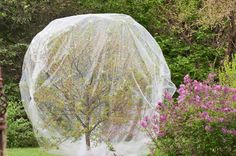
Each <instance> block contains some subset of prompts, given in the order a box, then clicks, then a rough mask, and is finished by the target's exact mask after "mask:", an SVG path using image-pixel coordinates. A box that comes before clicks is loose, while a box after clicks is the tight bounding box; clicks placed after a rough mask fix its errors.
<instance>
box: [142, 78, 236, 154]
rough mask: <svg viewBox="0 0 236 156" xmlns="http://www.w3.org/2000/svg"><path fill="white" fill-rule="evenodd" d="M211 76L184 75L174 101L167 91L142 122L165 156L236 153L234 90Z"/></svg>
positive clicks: (235, 94) (235, 93)
mask: <svg viewBox="0 0 236 156" xmlns="http://www.w3.org/2000/svg"><path fill="white" fill-rule="evenodd" d="M213 79H214V75H213V74H210V75H209V76H208V80H206V81H204V82H199V81H196V80H194V81H193V80H191V79H190V77H189V76H188V75H187V76H185V78H184V84H182V85H180V87H179V89H178V93H179V97H178V98H177V100H173V99H172V98H171V96H169V95H168V94H166V96H165V100H164V103H162V102H159V103H158V104H157V109H156V112H157V113H156V114H154V115H152V116H149V117H145V118H144V119H143V120H142V121H141V125H142V127H144V128H145V130H146V131H147V132H148V133H147V134H148V135H149V136H150V137H151V138H152V139H153V142H154V144H155V147H156V148H157V149H159V150H160V151H162V152H164V153H166V154H168V155H236V103H235V101H236V89H233V88H229V87H223V86H221V85H214V84H213ZM158 112H160V114H159V113H158Z"/></svg>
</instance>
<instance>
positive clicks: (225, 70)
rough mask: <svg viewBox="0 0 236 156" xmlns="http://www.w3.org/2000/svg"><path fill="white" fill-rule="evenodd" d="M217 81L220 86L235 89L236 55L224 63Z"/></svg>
mask: <svg viewBox="0 0 236 156" xmlns="http://www.w3.org/2000/svg"><path fill="white" fill-rule="evenodd" d="M219 79H220V83H221V84H222V85H225V86H230V87H233V88H236V55H234V57H233V58H232V60H231V61H229V60H225V61H224V65H223V66H222V68H221V69H220V71H219Z"/></svg>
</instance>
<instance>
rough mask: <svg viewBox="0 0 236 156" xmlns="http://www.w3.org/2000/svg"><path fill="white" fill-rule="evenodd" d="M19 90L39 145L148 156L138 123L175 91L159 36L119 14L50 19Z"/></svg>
mask: <svg viewBox="0 0 236 156" xmlns="http://www.w3.org/2000/svg"><path fill="white" fill-rule="evenodd" d="M20 87H21V94H22V100H23V101H24V104H25V109H26V112H27V114H28V116H29V118H30V119H31V121H32V123H33V127H34V130H35V134H36V136H37V138H38V141H39V143H40V145H41V146H43V147H45V148H47V149H49V150H51V151H54V152H57V153H59V154H62V155H63V154H64V155H71V156H72V155H73V156H75V155H80V154H81V155H86V154H88V153H90V154H94V155H96V154H98V152H100V155H109V153H110V154H111V151H112V152H115V153H117V154H122V155H132V154H134V155H144V153H145V151H146V150H145V149H147V148H146V146H145V144H146V143H147V142H148V139H147V137H145V134H144V133H143V131H142V130H141V129H140V128H139V124H138V123H139V121H140V119H142V118H143V117H144V116H145V114H147V113H150V109H151V108H153V107H154V106H155V103H156V102H157V101H160V100H162V96H163V93H164V92H165V91H168V92H170V93H171V94H173V92H174V91H175V86H174V85H173V83H172V82H171V80H170V72H169V69H168V66H167V64H166V62H165V59H164V57H163V55H162V52H161V50H160V48H159V46H158V45H157V43H156V42H155V40H154V39H153V38H152V36H151V35H150V34H149V33H148V32H147V31H146V30H145V29H144V28H143V27H142V26H141V25H139V24H138V23H136V22H135V21H134V20H133V19H132V18H131V17H129V16H127V15H119V14H100V15H98V14H97V15H96V14H95V15H79V16H72V17H67V18H62V19H57V20H54V21H53V22H51V23H50V24H49V25H48V26H47V27H46V28H45V29H44V30H43V31H42V32H40V33H39V34H37V35H36V37H35V38H34V39H33V41H32V43H31V45H30V47H29V49H28V51H27V53H26V56H25V60H24V66H23V75H22V79H21V83H20ZM134 144H135V145H134ZM124 145H125V146H124ZM135 146H136V148H134V147H135ZM131 147H132V148H133V149H130V148H131ZM140 150H141V151H142V152H140Z"/></svg>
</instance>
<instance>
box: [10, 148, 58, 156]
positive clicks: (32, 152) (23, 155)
mask: <svg viewBox="0 0 236 156" xmlns="http://www.w3.org/2000/svg"><path fill="white" fill-rule="evenodd" d="M7 155H9V156H56V155H53V154H48V153H46V152H44V151H42V149H40V148H11V149H8V150H7Z"/></svg>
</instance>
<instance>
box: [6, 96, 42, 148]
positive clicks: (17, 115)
mask: <svg viewBox="0 0 236 156" xmlns="http://www.w3.org/2000/svg"><path fill="white" fill-rule="evenodd" d="M24 116H25V117H24ZM7 124H8V129H7V146H8V147H9V148H11V147H34V146H38V144H37V141H36V139H35V137H34V133H33V131H32V126H31V123H30V122H29V120H28V119H27V117H26V114H25V112H24V109H23V106H22V103H21V102H17V101H16V100H14V101H13V99H11V101H10V102H9V103H8V110H7Z"/></svg>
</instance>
